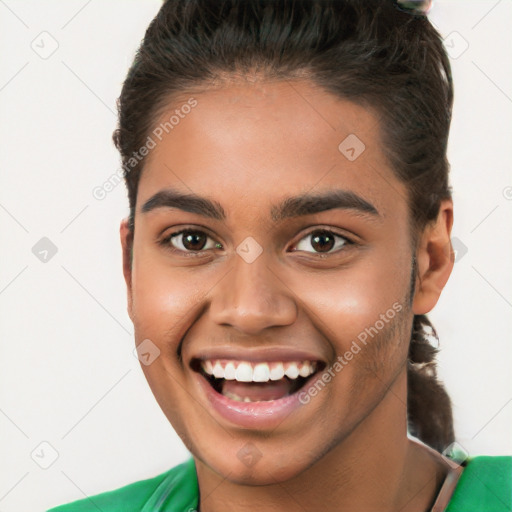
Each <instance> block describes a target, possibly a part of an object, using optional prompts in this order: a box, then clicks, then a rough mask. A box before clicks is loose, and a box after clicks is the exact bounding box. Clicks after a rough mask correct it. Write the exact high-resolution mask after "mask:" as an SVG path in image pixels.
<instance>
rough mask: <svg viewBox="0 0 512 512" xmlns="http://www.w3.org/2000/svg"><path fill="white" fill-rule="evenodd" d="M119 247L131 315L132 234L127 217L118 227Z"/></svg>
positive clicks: (130, 313)
mask: <svg viewBox="0 0 512 512" xmlns="http://www.w3.org/2000/svg"><path fill="white" fill-rule="evenodd" d="M119 235H120V237H121V247H122V251H123V275H124V280H125V282H126V291H127V296H128V315H129V316H130V318H131V319H132V321H133V317H132V259H133V234H132V232H131V231H130V228H129V219H128V217H127V218H126V219H123V220H122V221H121V225H120V227H119Z"/></svg>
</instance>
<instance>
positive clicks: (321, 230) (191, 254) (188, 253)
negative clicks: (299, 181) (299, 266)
mask: <svg viewBox="0 0 512 512" xmlns="http://www.w3.org/2000/svg"><path fill="white" fill-rule="evenodd" d="M184 233H192V234H197V233H200V234H203V235H206V236H207V237H208V238H211V239H212V240H213V238H212V237H210V235H208V233H206V232H205V231H202V230H199V229H191V228H186V229H181V230H180V231H175V232H173V233H170V234H169V235H167V236H166V237H165V238H163V239H162V240H160V241H159V242H158V243H159V245H161V246H163V247H164V248H165V249H166V250H169V251H171V252H172V253H175V254H179V255H180V256H184V257H186V258H190V257H203V256H202V253H205V252H206V250H205V249H202V250H200V251H183V250H181V249H177V248H176V247H174V246H172V245H171V240H172V239H173V238H175V237H178V236H179V235H183V234H184ZM315 233H322V234H328V235H333V236H334V237H337V238H341V239H342V240H343V242H344V243H343V245H342V247H341V248H338V250H336V251H333V252H327V253H325V252H324V253H322V252H312V253H310V252H309V251H305V252H307V253H309V254H315V255H318V256H320V257H323V256H324V255H326V256H329V255H333V254H338V253H339V252H341V251H343V250H344V249H345V250H346V247H347V246H351V245H356V242H354V241H353V240H351V239H350V238H348V237H346V236H345V235H341V234H339V233H336V232H335V231H332V230H331V229H327V228H314V229H312V230H311V231H309V232H308V233H307V234H305V235H304V236H303V237H302V238H301V239H300V240H299V241H298V242H297V243H296V244H294V247H295V246H297V245H299V243H300V242H302V241H303V240H304V239H306V238H308V237H311V236H312V235H313V234H315ZM215 243H216V244H217V243H218V242H215ZM219 245H220V244H219ZM216 248H218V247H216ZM208 250H210V249H208ZM293 252H301V251H296V250H294V251H293Z"/></svg>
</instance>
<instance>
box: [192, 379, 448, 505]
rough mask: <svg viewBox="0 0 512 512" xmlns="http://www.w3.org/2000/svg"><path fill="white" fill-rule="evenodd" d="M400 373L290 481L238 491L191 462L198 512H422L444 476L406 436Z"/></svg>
mask: <svg viewBox="0 0 512 512" xmlns="http://www.w3.org/2000/svg"><path fill="white" fill-rule="evenodd" d="M406 399H407V375H406V372H405V371H404V372H402V373H401V374H400V375H399V376H398V378H397V379H396V380H395V382H394V383H393V385H392V386H391V387H390V388H389V390H388V392H387V394H386V396H385V398H384V399H383V400H382V401H381V402H380V403H379V405H378V406H377V407H376V408H375V409H374V410H373V411H372V412H371V413H370V414H369V415H368V416H367V417H366V418H365V419H363V420H362V421H361V422H360V423H359V424H358V425H357V426H356V427H355V428H354V429H353V431H352V432H351V433H350V435H348V436H347V437H346V438H344V439H343V440H342V441H341V442H339V443H338V444H337V445H336V446H334V447H331V449H330V450H329V451H328V453H327V454H325V455H324V456H323V457H321V458H320V459H319V460H317V461H316V462H315V463H314V464H312V465H311V466H310V467H309V468H308V469H307V470H305V471H303V472H301V473H300V474H298V475H296V476H295V477H294V478H292V479H290V480H287V481H285V482H279V483H276V484H270V485H262V486H251V485H241V484H237V483H234V482H231V481H230V480H229V475H228V476H227V477H226V478H224V477H222V476H221V475H219V474H217V473H215V472H214V471H213V470H212V469H211V468H209V467H208V466H206V465H205V464H204V463H203V462H202V461H200V460H198V459H197V458H196V459H195V462H196V468H197V476H198V483H199V488H200V489H201V499H200V507H199V509H200V511H201V512H221V511H222V512H231V511H235V510H236V511H238V512H240V511H242V510H248V511H249V510H254V509H255V508H258V510H261V511H264V512H274V511H276V512H277V511H282V510H283V508H285V509H286V510H287V511H290V512H295V511H297V512H299V511H300V512H304V511H316V510H322V511H323V512H331V511H332V512H334V511H336V512H339V511H340V510H365V511H378V512H396V511H397V510H400V511H401V512H413V511H414V512H419V511H422V512H428V511H429V510H430V508H431V506H432V504H433V503H434V501H435V499H436V496H437V494H438V492H439V489H440V487H441V485H442V482H443V480H444V478H445V477H446V474H447V471H448V466H447V464H446V463H445V462H444V461H443V459H442V457H441V455H439V454H437V452H435V451H434V450H432V449H428V448H426V447H424V446H423V445H422V444H421V443H419V442H417V441H414V440H410V439H409V438H408V437H407V408H406Z"/></svg>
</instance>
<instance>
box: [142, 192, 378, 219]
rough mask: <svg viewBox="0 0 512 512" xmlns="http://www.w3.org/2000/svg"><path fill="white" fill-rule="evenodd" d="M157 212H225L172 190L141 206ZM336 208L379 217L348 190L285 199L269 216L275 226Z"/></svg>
mask: <svg viewBox="0 0 512 512" xmlns="http://www.w3.org/2000/svg"><path fill="white" fill-rule="evenodd" d="M159 208H176V209H179V210H182V211H185V212H189V213H195V214H198V215H202V216H203V217H208V218H211V219H215V220H221V221H223V220H225V219H226V212H225V211H224V209H223V208H222V205H221V204H220V203H218V202H217V201H213V200H210V199H207V198H205V197H201V196H198V195H196V194H187V193H183V192H180V191H178V190H176V189H172V188H166V189H164V190H160V191H159V192H157V193H156V194H154V195H153V196H151V197H150V198H149V199H148V200H147V201H146V202H145V203H144V204H143V205H142V207H141V212H142V213H148V212H150V211H153V210H156V209H159ZM336 208H340V209H344V210H356V211H358V212H359V213H362V214H369V215H370V216H372V217H378V216H379V215H380V214H379V212H378V210H377V208H375V206H373V204H371V203H369V202H368V201H367V200H366V199H363V198H362V197H361V196H359V195H357V194H356V193H354V192H352V191H350V190H342V189H335V190H329V191H327V192H324V193H320V194H301V195H299V196H294V197H287V198H285V199H284V200H283V201H282V202H281V203H280V204H278V205H274V206H272V208H271V210H270V215H271V219H272V220H273V221H274V222H279V221H282V220H285V219H289V218H293V217H300V216H303V215H313V214H315V213H320V212H324V211H327V210H333V209H336Z"/></svg>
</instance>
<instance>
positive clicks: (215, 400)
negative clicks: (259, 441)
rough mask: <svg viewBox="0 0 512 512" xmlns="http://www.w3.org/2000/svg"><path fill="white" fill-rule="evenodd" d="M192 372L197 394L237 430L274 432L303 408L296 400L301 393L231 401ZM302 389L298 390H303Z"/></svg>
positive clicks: (198, 374) (202, 377)
mask: <svg viewBox="0 0 512 512" xmlns="http://www.w3.org/2000/svg"><path fill="white" fill-rule="evenodd" d="M192 373H193V378H194V380H195V381H196V383H197V384H198V386H199V389H200V394H201V395H203V396H205V397H206V400H207V402H208V403H209V404H210V405H211V407H212V408H213V411H214V412H215V413H216V415H219V416H220V417H221V418H223V419H224V420H227V421H228V422H229V423H231V424H234V425H236V426H238V427H243V428H257V429H260V430H266V429H274V428H276V427H278V426H279V425H280V424H281V423H282V422H283V421H284V420H285V419H286V418H287V417H288V416H289V415H290V414H292V413H293V412H294V411H296V410H297V409H299V408H300V407H301V406H302V405H304V404H302V403H301V402H300V401H299V394H300V392H301V391H300V390H299V391H296V392H295V393H293V394H292V395H288V396H285V397H284V398H279V399H277V400H268V401H261V402H239V401H236V400H231V399H230V398H228V397H226V396H224V395H222V394H221V393H218V392H217V391H215V389H213V387H212V386H211V385H210V384H209V382H208V381H207V380H206V378H205V377H204V376H203V375H202V374H200V373H198V372H195V371H192ZM310 378H311V377H310ZM308 380H309V379H308ZM304 387H305V386H303V387H302V388H301V389H304ZM201 398H202V397H201ZM201 402H203V400H201Z"/></svg>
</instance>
